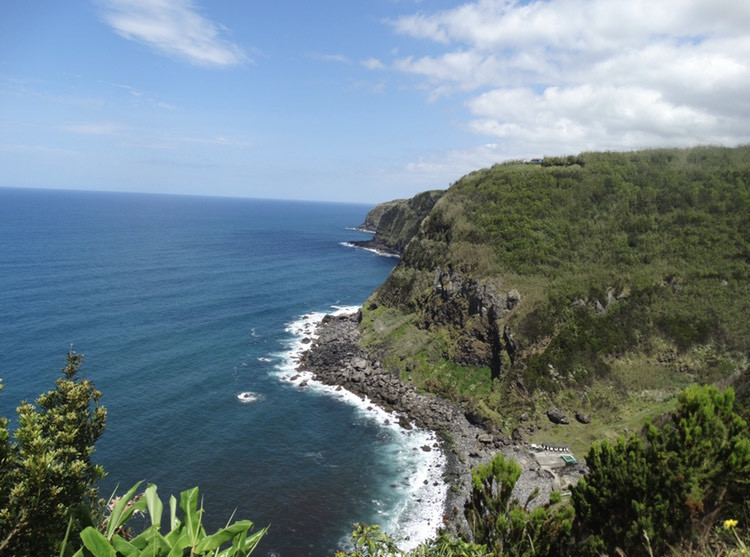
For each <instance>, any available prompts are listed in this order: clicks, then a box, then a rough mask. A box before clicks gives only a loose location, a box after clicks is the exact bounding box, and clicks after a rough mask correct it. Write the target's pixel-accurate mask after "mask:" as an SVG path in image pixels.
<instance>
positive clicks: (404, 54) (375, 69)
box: [0, 0, 750, 203]
mask: <svg viewBox="0 0 750 557" xmlns="http://www.w3.org/2000/svg"><path fill="white" fill-rule="evenodd" d="M745 143H750V3H749V2H746V1H744V0H733V1H728V0H659V1H657V2H654V0H630V1H628V2H612V1H611V0H547V1H527V2H513V1H505V0H477V1H466V2H453V1H448V0H434V1H431V0H423V1H415V0H356V1H355V0H339V1H328V0H321V1H317V2H310V1H298V0H296V1H291V0H276V1H274V2H251V1H249V0H248V1H236V0H210V1H209V0H194V1H190V0H66V1H65V2H59V1H56V0H23V1H16V0H0V168H2V174H1V176H2V177H1V178H0V186H8V187H40V188H65V189H91V190H112V191H142V192H160V193H184V194H200V195H221V196H240V197H263V198H282V199H310V200H327V201H346V202H349V201H353V202H364V203H375V202H380V201H385V200H389V199H393V198H399V197H409V196H411V195H413V194H415V193H417V192H419V191H424V190H426V189H433V188H440V189H442V188H445V187H447V186H448V185H450V184H451V183H452V182H454V181H455V180H457V179H458V178H460V177H461V176H462V175H463V174H465V173H467V172H469V171H471V170H475V169H477V168H480V167H485V166H489V165H492V164H494V163H495V162H501V161H504V160H508V159H517V158H522V159H528V158H531V157H536V156H543V155H558V154H572V153H577V152H580V151H583V150H601V149H606V150H626V149H636V148H643V147H653V146H687V145H695V144H720V145H737V144H745Z"/></svg>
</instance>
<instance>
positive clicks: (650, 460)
mask: <svg viewBox="0 0 750 557" xmlns="http://www.w3.org/2000/svg"><path fill="white" fill-rule="evenodd" d="M733 407H734V391H733V390H732V389H727V390H725V391H723V392H720V391H719V390H718V389H717V388H716V387H713V386H697V385H696V386H692V387H689V388H687V389H686V390H684V391H683V392H682V393H680V395H679V396H678V400H677V408H676V409H675V411H674V412H673V413H672V414H671V415H670V417H669V419H668V421H667V422H666V423H665V424H664V426H663V427H661V428H657V427H655V426H654V425H653V424H651V423H648V422H647V423H646V426H645V427H644V429H643V432H642V435H641V436H636V435H633V436H631V437H630V438H629V439H628V440H625V439H624V438H620V439H618V441H617V443H616V444H615V445H611V444H609V443H607V442H606V441H603V442H602V443H600V444H598V445H594V446H593V447H592V448H591V450H590V451H589V454H588V456H587V457H586V462H587V464H588V466H589V469H590V473H589V474H588V475H587V476H586V477H585V478H582V479H581V480H580V481H579V483H578V485H577V486H575V487H574V488H573V489H572V500H573V505H574V507H575V512H576V528H577V536H578V537H579V539H580V540H583V544H584V552H585V551H586V550H587V551H588V553H590V554H593V555H599V554H600V553H601V552H602V551H613V550H614V549H615V548H617V547H619V548H620V549H622V550H623V551H625V553H626V554H627V555H639V554H643V555H645V554H647V551H654V552H655V553H656V554H665V553H666V552H667V551H668V549H669V547H670V546H673V545H675V544H678V543H691V542H692V541H694V539H695V538H696V537H698V536H701V535H703V534H705V533H706V532H707V531H708V530H709V529H710V528H711V526H712V525H714V524H715V523H716V522H717V520H719V519H720V518H721V516H722V515H724V516H742V515H744V513H743V512H742V511H743V506H744V505H745V502H746V501H747V500H748V496H750V489H749V488H750V435H749V434H748V427H747V423H746V422H745V420H744V419H742V418H741V417H740V416H739V415H738V414H736V413H735V412H734V409H733ZM745 510H746V509H745Z"/></svg>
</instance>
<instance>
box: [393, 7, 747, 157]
mask: <svg viewBox="0 0 750 557" xmlns="http://www.w3.org/2000/svg"><path fill="white" fill-rule="evenodd" d="M389 23H390V24H391V25H392V26H393V28H394V29H395V31H396V32H398V33H401V34H405V35H408V36H411V37H414V38H418V39H424V40H425V41H428V42H430V43H431V45H432V49H433V51H432V53H431V55H429V56H420V57H414V56H408V55H403V54H402V55H400V57H398V58H396V59H395V60H393V62H392V63H391V64H390V67H391V68H392V69H394V70H396V71H399V72H403V73H406V74H410V75H414V76H417V77H419V78H421V79H422V80H423V82H424V85H426V86H427V87H428V88H429V89H430V97H429V98H430V99H434V98H436V97H437V96H445V95H466V96H467V97H466V100H465V106H466V108H467V109H468V111H469V112H470V118H469V119H468V121H467V122H466V123H465V124H464V125H465V127H466V129H468V130H470V131H472V132H475V133H477V134H479V135H482V136H489V137H492V138H493V141H495V142H497V149H496V151H495V153H494V154H497V153H499V152H505V153H507V154H508V156H509V157H516V156H517V155H522V156H523V153H526V156H531V155H537V154H545V153H546V154H557V153H573V152H577V151H578V150H582V149H631V148H639V147H647V146H658V145H691V144H699V143H721V144H737V143H747V142H750V95H748V91H750V35H748V33H747V29H750V3H747V2H736V1H732V0H718V1H717V0H660V1H659V2H653V0H628V1H627V2H611V1H610V0H546V1H542V0H532V1H531V2H528V3H521V2H519V1H516V0H476V1H474V2H470V3H467V4H463V5H460V6H458V7H456V8H454V9H450V10H445V11H440V12H434V13H427V12H425V11H421V12H419V13H416V14H414V15H410V16H406V17H402V18H399V19H397V20H394V21H391V22H389ZM402 50H403V49H402ZM478 151H479V152H486V149H479V150H478Z"/></svg>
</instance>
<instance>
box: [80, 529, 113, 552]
mask: <svg viewBox="0 0 750 557" xmlns="http://www.w3.org/2000/svg"><path fill="white" fill-rule="evenodd" d="M81 539H82V540H83V545H84V546H85V547H86V549H88V550H89V551H90V552H91V553H93V554H94V557H117V553H115V550H114V549H113V548H112V545H111V544H110V543H109V540H108V539H107V538H105V537H104V536H103V535H102V534H101V533H100V532H99V531H98V530H96V529H94V528H92V527H91V526H88V527H86V528H85V529H84V530H83V532H81Z"/></svg>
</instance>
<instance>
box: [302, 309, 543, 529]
mask: <svg viewBox="0 0 750 557" xmlns="http://www.w3.org/2000/svg"><path fill="white" fill-rule="evenodd" d="M358 318H359V315H358V314H353V315H343V316H337V317H334V316H326V317H325V318H324V319H323V321H322V322H321V324H320V325H319V326H318V330H317V331H316V333H317V339H316V341H315V342H314V343H313V344H312V345H311V346H310V347H309V349H308V350H307V351H306V352H304V353H303V354H302V356H301V358H300V363H299V367H298V369H299V370H300V371H303V370H304V371H309V372H312V373H313V374H314V375H315V379H317V380H318V381H321V382H322V383H325V384H328V385H337V386H341V387H343V388H346V389H347V390H349V391H351V392H353V393H355V394H357V395H359V396H363V397H364V396H367V397H368V398H369V399H370V400H372V401H373V402H374V403H375V404H377V405H379V406H381V407H383V408H384V409H386V410H388V411H393V412H397V413H399V414H400V418H399V417H397V418H396V419H397V420H399V423H400V424H401V425H402V426H404V427H410V423H409V422H413V423H414V424H415V425H416V426H418V427H421V428H426V429H430V430H433V431H435V432H436V433H438V435H439V437H440V438H441V442H442V448H443V451H444V453H445V455H446V457H447V461H448V465H447V469H446V473H445V476H444V480H445V481H446V482H447V483H449V484H450V489H449V490H448V499H447V501H446V507H445V516H446V519H447V518H455V519H457V521H452V522H453V523H451V524H450V525H449V527H450V528H455V526H456V524H455V522H458V523H460V524H462V523H463V504H464V502H465V500H466V499H467V497H468V495H469V492H470V489H471V468H472V467H475V466H476V465H478V464H481V463H484V462H487V461H489V460H490V459H491V458H492V457H493V456H494V455H495V454H496V453H497V452H499V451H502V452H504V453H505V454H506V455H507V456H509V457H510V458H513V459H514V460H516V461H517V462H519V464H521V466H522V468H523V473H522V475H521V478H520V479H519V481H518V483H517V484H516V490H515V492H514V496H516V497H518V498H519V500H521V501H525V500H526V498H527V497H528V495H529V494H530V493H531V492H532V491H533V490H534V488H535V487H537V486H539V488H540V490H541V493H540V497H538V498H537V500H536V501H535V503H536V504H541V503H543V502H545V501H547V500H548V498H549V492H550V491H551V489H552V488H553V482H554V480H555V477H554V476H553V475H552V474H550V473H549V472H546V471H543V470H541V469H540V468H539V466H538V464H537V463H536V461H535V460H534V458H533V457H532V456H531V455H529V453H528V451H527V450H526V449H525V448H524V445H523V442H522V439H520V438H519V439H518V440H516V441H514V440H513V439H511V438H509V437H508V436H506V435H505V434H504V432H502V431H500V430H498V429H494V430H488V429H484V428H482V427H479V426H477V425H474V424H472V423H470V422H469V420H467V418H466V416H465V415H464V412H463V410H462V409H461V408H459V407H457V406H455V405H454V404H452V403H450V402H448V401H446V400H443V399H441V398H438V397H436V396H434V395H426V394H422V393H419V392H418V391H417V390H416V389H415V388H414V387H412V386H411V385H408V384H404V383H403V382H402V381H401V380H400V378H399V377H398V374H397V373H396V372H392V371H389V370H387V369H385V368H384V367H383V366H382V365H381V364H380V362H377V361H372V360H371V359H370V358H369V357H368V354H367V353H366V352H365V351H363V350H362V349H361V348H360V347H359V345H358V341H359V331H358V329H357V324H358Z"/></svg>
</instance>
